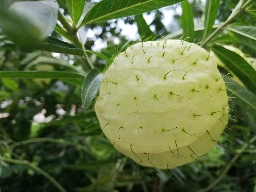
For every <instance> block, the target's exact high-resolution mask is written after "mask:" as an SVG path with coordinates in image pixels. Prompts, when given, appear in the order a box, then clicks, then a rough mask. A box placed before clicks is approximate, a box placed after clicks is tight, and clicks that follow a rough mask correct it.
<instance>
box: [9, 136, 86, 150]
mask: <svg viewBox="0 0 256 192" xmlns="http://www.w3.org/2000/svg"><path fill="white" fill-rule="evenodd" d="M37 142H49V143H59V144H63V145H72V146H75V147H78V148H81V149H83V150H85V151H88V149H87V148H86V147H84V146H82V145H80V144H78V143H75V142H71V141H66V140H64V139H54V138H35V139H29V140H25V141H21V142H16V143H13V144H11V145H9V146H10V147H11V148H14V147H18V146H21V145H27V144H30V143H37Z"/></svg>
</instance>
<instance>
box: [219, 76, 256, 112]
mask: <svg viewBox="0 0 256 192" xmlns="http://www.w3.org/2000/svg"><path fill="white" fill-rule="evenodd" d="M224 80H225V82H227V83H226V86H227V89H228V90H230V91H231V92H232V93H233V94H234V95H235V96H237V97H238V98H240V99H241V100H243V101H244V102H245V103H247V104H248V105H249V106H251V107H252V108H254V109H256V95H255V94H253V93H252V92H251V91H249V90H248V89H246V88H245V87H244V86H242V85H240V84H238V83H237V82H235V81H234V80H232V79H231V78H229V77H224Z"/></svg>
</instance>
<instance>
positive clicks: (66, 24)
mask: <svg viewBox="0 0 256 192" xmlns="http://www.w3.org/2000/svg"><path fill="white" fill-rule="evenodd" d="M58 19H59V21H60V23H61V24H62V26H63V27H64V28H65V29H66V31H67V34H68V35H69V36H70V38H71V39H72V41H73V43H74V45H75V46H76V47H78V48H80V49H82V50H83V56H82V57H81V59H82V61H83V64H85V66H84V65H83V68H84V69H85V70H86V69H87V68H89V69H93V68H94V67H93V65H92V63H91V61H90V60H89V57H88V55H87V53H86V49H85V47H84V45H83V44H82V43H81V42H80V40H79V37H78V35H77V30H76V29H75V28H73V27H72V26H71V25H70V24H69V22H68V21H67V20H66V18H65V16H64V15H63V14H62V13H61V11H60V10H59V11H58Z"/></svg>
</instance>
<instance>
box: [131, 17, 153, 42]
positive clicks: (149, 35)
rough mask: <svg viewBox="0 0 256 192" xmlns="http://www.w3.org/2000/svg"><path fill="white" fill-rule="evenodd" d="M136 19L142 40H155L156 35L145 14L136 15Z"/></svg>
mask: <svg viewBox="0 0 256 192" xmlns="http://www.w3.org/2000/svg"><path fill="white" fill-rule="evenodd" d="M135 21H136V23H137V26H138V32H139V34H140V38H141V39H142V40H148V41H149V40H153V39H154V37H155V36H156V35H155V34H154V33H153V32H152V31H151V29H150V27H149V25H148V24H147V22H146V20H145V19H144V17H143V15H142V14H140V15H136V16H135Z"/></svg>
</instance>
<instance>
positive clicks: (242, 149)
mask: <svg viewBox="0 0 256 192" xmlns="http://www.w3.org/2000/svg"><path fill="white" fill-rule="evenodd" d="M254 141H256V136H254V137H253V138H252V139H251V140H250V141H249V143H248V144H247V143H246V144H244V145H243V147H242V148H241V149H240V150H239V153H238V154H236V155H235V156H234V157H233V159H232V160H231V161H230V163H229V164H228V165H227V167H226V168H225V169H224V170H223V171H222V173H221V174H220V176H219V177H218V178H217V179H216V180H215V181H214V182H213V183H212V184H211V185H209V186H208V187H206V188H205V189H202V190H200V191H199V192H207V191H209V190H210V189H212V188H213V187H214V186H215V185H217V184H218V183H219V182H220V181H221V180H222V179H223V177H224V176H225V175H226V173H227V172H228V170H229V169H230V168H231V166H232V165H233V164H234V163H235V162H236V160H237V159H238V158H239V157H240V155H241V154H242V153H243V152H244V151H245V150H246V148H247V147H248V146H250V144H252V143H253V142H254Z"/></svg>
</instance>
